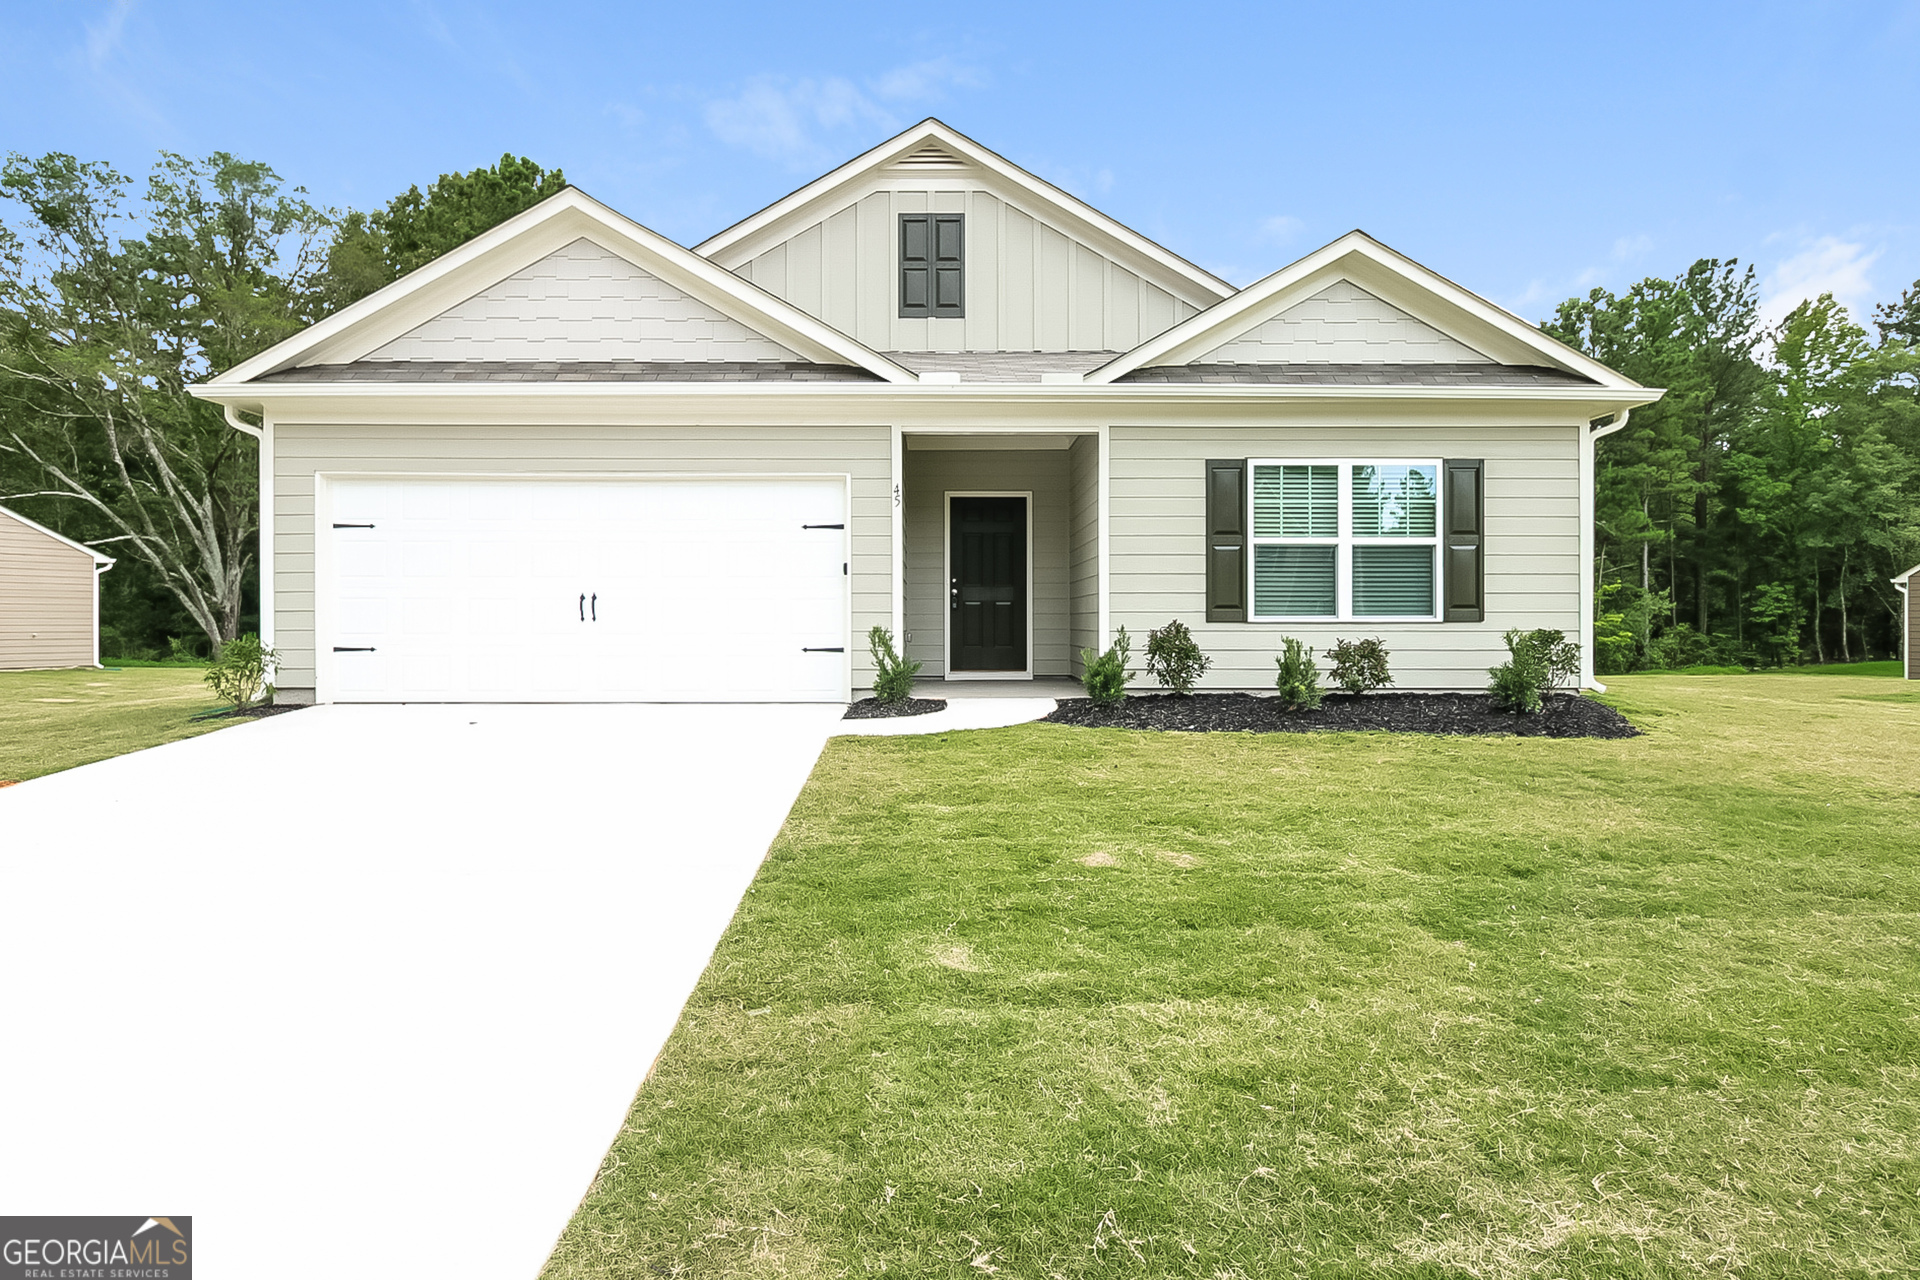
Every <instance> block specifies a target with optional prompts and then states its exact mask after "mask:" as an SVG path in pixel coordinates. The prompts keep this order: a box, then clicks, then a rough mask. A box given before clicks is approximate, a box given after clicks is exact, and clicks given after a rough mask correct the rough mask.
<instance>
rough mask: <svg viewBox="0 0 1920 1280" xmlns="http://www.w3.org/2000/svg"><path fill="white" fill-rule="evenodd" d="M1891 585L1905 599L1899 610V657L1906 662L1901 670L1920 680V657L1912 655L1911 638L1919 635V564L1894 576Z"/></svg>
mask: <svg viewBox="0 0 1920 1280" xmlns="http://www.w3.org/2000/svg"><path fill="white" fill-rule="evenodd" d="M1893 585H1894V588H1895V589H1896V590H1898V591H1899V592H1900V594H1901V596H1903V597H1904V598H1905V600H1906V605H1905V607H1904V608H1902V609H1901V611H1900V623H1901V627H1900V657H1901V659H1902V661H1903V662H1904V663H1905V664H1906V665H1905V666H1904V667H1903V668H1902V670H1903V671H1904V672H1905V673H1906V677H1907V679H1909V680H1920V658H1915V657H1914V656H1913V638H1914V637H1915V636H1920V564H1917V565H1915V566H1913V568H1911V569H1909V570H1907V571H1906V572H1905V573H1903V574H1901V575H1899V576H1898V577H1896V578H1895V579H1894V580H1893Z"/></svg>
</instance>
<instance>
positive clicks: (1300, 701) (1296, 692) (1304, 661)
mask: <svg viewBox="0 0 1920 1280" xmlns="http://www.w3.org/2000/svg"><path fill="white" fill-rule="evenodd" d="M1280 646H1281V653H1280V655H1279V656H1278V657H1276V658H1275V659H1274V660H1273V664H1274V665H1275V666H1276V667H1279V668H1280V675H1279V677H1278V678H1277V679H1276V680H1275V681H1274V682H1273V683H1274V687H1275V688H1276V689H1278V690H1280V705H1281V706H1283V707H1285V708H1286V709H1287V710H1289V711H1311V710H1313V709H1314V708H1315V707H1317V706H1319V705H1320V699H1321V698H1322V697H1323V696H1324V695H1323V694H1322V693H1321V690H1320V668H1318V667H1316V666H1314V665H1313V650H1311V649H1309V648H1307V646H1305V645H1304V644H1301V643H1300V642H1299V641H1298V640H1295V639H1294V638H1293V637H1292V636H1283V637H1282V638H1281V640H1280Z"/></svg>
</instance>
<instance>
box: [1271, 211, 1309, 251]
mask: <svg viewBox="0 0 1920 1280" xmlns="http://www.w3.org/2000/svg"><path fill="white" fill-rule="evenodd" d="M1306 229H1307V224H1306V223H1304V222H1302V221H1301V220H1300V219H1298V218H1295V217H1291V216H1289V215H1287V214H1284V213H1279V214H1275V215H1274V216H1273V217H1271V218H1266V219H1263V220H1262V221H1261V223H1260V238H1261V239H1262V240H1264V241H1266V242H1267V243H1269V244H1277V245H1288V244H1292V243H1293V242H1294V241H1295V240H1297V239H1299V237H1300V233H1301V232H1302V231H1305V230H1306Z"/></svg>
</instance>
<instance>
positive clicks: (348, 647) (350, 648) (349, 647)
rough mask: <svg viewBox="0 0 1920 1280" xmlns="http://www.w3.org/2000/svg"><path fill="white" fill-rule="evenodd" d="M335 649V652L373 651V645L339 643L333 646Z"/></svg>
mask: <svg viewBox="0 0 1920 1280" xmlns="http://www.w3.org/2000/svg"><path fill="white" fill-rule="evenodd" d="M333 651H334V652H335V653H372V652H373V646H372V645H370V644H337V645H335V646H333Z"/></svg>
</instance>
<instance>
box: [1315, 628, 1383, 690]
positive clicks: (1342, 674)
mask: <svg viewBox="0 0 1920 1280" xmlns="http://www.w3.org/2000/svg"><path fill="white" fill-rule="evenodd" d="M1388 652H1389V651H1388V649H1387V646H1385V645H1383V644H1381V643H1380V640H1379V637H1377V636H1376V637H1374V638H1373V639H1371V640H1336V641H1334V642H1333V648H1331V649H1329V650H1327V656H1328V657H1329V658H1331V659H1333V670H1332V671H1329V672H1328V673H1327V679H1329V680H1331V681H1333V682H1334V683H1335V684H1336V685H1338V686H1340V689H1341V691H1342V692H1343V693H1352V694H1362V693H1369V692H1371V691H1373V690H1375V689H1384V688H1386V687H1387V686H1388V685H1390V684H1392V683H1393V673H1392V672H1390V671H1388V670H1387V656H1388Z"/></svg>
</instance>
